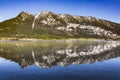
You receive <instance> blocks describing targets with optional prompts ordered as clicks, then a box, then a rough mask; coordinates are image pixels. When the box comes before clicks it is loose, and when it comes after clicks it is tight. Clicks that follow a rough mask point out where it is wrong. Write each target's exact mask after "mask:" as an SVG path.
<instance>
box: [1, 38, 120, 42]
mask: <svg viewBox="0 0 120 80" xmlns="http://www.w3.org/2000/svg"><path fill="white" fill-rule="evenodd" d="M41 40H42V41H43V40H46V41H47V40H81V41H120V40H113V39H108V40H106V39H96V38H61V39H52V38H50V39H36V38H8V37H5V38H0V42H1V41H41Z"/></svg>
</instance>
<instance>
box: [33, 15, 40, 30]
mask: <svg viewBox="0 0 120 80" xmlns="http://www.w3.org/2000/svg"><path fill="white" fill-rule="evenodd" d="M39 15H40V13H38V14H37V15H35V17H34V21H33V24H32V29H34V27H35V22H36V19H38V17H39Z"/></svg>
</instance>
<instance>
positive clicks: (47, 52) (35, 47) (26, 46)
mask: <svg viewBox="0 0 120 80" xmlns="http://www.w3.org/2000/svg"><path fill="white" fill-rule="evenodd" d="M1 45H2V46H0V47H1V48H0V56H1V57H3V58H6V59H10V60H12V61H15V62H17V63H19V64H20V65H21V67H23V68H24V67H26V66H29V65H32V64H36V65H37V66H39V67H43V68H49V67H52V66H66V65H69V64H83V63H84V64H86V63H94V62H99V61H103V60H107V59H111V58H116V57H119V56H120V42H100V41H93V42H89V41H86V42H84V41H83V42H81V41H61V42H60V41H58V42H54V41H52V42H47V43H46V42H35V43H29V42H27V43H25V42H14V43H13V42H12V43H4V42H3V43H1Z"/></svg>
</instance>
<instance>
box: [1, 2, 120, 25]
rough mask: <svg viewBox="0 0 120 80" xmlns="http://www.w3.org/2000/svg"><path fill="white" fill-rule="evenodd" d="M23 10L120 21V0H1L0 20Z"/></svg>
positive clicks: (34, 12)
mask: <svg viewBox="0 0 120 80" xmlns="http://www.w3.org/2000/svg"><path fill="white" fill-rule="evenodd" d="M21 11H26V12H30V13H32V14H36V13H38V12H41V11H52V12H54V13H67V14H72V15H80V16H93V17H97V18H101V19H107V20H110V21H113V22H117V23H120V0H0V21H3V20H6V19H9V18H13V17H15V16H17V15H18V14H19V13H20V12H21Z"/></svg>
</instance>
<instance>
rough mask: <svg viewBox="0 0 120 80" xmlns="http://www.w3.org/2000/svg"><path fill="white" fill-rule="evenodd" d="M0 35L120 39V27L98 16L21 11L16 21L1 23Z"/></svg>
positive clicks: (43, 37) (10, 20)
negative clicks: (34, 13) (33, 13)
mask: <svg viewBox="0 0 120 80" xmlns="http://www.w3.org/2000/svg"><path fill="white" fill-rule="evenodd" d="M0 36H1V38H3V37H14V38H18V39H20V38H37V39H40V38H42V39H49V38H52V39H60V38H97V39H120V24H118V23H115V22H111V21H107V20H103V19H97V18H95V17H91V16H88V17H84V16H73V15H69V14H55V13H53V12H40V13H38V14H36V15H32V14H29V13H27V12H21V13H20V14H19V15H18V16H16V17H15V18H12V19H9V20H6V21H3V22H0Z"/></svg>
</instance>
